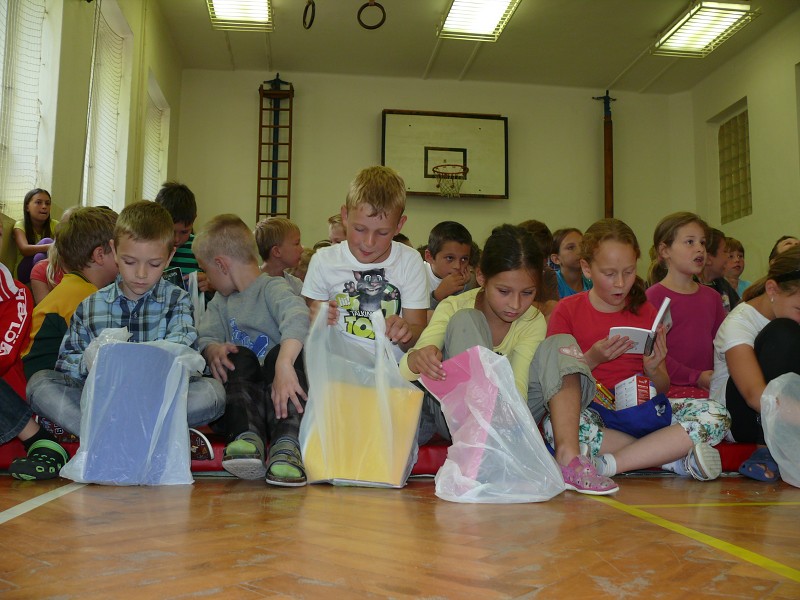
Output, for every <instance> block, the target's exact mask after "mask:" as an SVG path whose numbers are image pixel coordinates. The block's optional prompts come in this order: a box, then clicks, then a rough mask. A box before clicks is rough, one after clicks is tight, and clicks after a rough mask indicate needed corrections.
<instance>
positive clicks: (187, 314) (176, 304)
mask: <svg viewBox="0 0 800 600" xmlns="http://www.w3.org/2000/svg"><path fill="white" fill-rule="evenodd" d="M167 294H168V296H167V303H171V304H172V307H171V308H170V310H169V311H168V312H167V328H166V332H165V335H164V340H165V341H167V342H175V343H176V344H183V345H184V346H192V345H194V343H195V341H196V340H197V329H195V326H194V319H193V318H192V301H191V300H190V299H189V294H187V293H186V292H184V291H183V290H181V289H178V288H174V289H173V290H171V291H169V292H167Z"/></svg>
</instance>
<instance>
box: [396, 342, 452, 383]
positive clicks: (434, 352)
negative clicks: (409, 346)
mask: <svg viewBox="0 0 800 600" xmlns="http://www.w3.org/2000/svg"><path fill="white" fill-rule="evenodd" d="M406 357H407V358H406V365H407V367H408V370H409V371H411V372H412V373H414V374H415V375H426V376H428V377H430V378H431V379H441V380H442V381H444V379H445V376H446V373H445V372H444V369H443V368H442V351H441V350H440V349H439V348H437V347H436V346H424V347H422V348H419V349H416V350H411V351H410V352H409V353H408V354H407V355H406Z"/></svg>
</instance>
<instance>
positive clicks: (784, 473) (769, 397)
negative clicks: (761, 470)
mask: <svg viewBox="0 0 800 600" xmlns="http://www.w3.org/2000/svg"><path fill="white" fill-rule="evenodd" d="M761 426H762V427H763V428H764V441H766V442H767V447H768V448H769V453H770V454H771V455H772V458H774V459H775V462H777V463H778V467H779V468H780V470H781V479H783V480H784V481H785V482H786V483H790V484H792V485H793V486H795V487H800V375H798V374H797V373H785V374H783V375H781V376H780V377H776V378H775V379H773V380H772V381H770V382H769V384H768V385H767V387H766V389H765V390H764V393H763V394H762V395H761Z"/></svg>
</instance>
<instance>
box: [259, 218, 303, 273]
mask: <svg viewBox="0 0 800 600" xmlns="http://www.w3.org/2000/svg"><path fill="white" fill-rule="evenodd" d="M290 233H300V228H299V227H298V226H297V225H296V224H295V223H294V222H293V221H290V220H289V219H285V218H283V217H267V218H266V219H262V220H261V221H259V222H258V224H257V225H256V228H255V230H254V231H253V234H254V235H255V237H256V246H258V254H259V255H260V256H261V260H263V261H264V262H267V261H268V260H269V258H270V256H269V255H270V252H272V249H273V248H274V247H275V246H280V245H281V244H282V243H283V240H285V239H286V236H287V235H289V234H290Z"/></svg>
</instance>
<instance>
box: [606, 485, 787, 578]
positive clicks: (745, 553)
mask: <svg viewBox="0 0 800 600" xmlns="http://www.w3.org/2000/svg"><path fill="white" fill-rule="evenodd" d="M592 500H597V501H598V502H602V503H603V504H607V505H608V506H611V507H613V508H616V509H617V510H621V511H622V512H626V513H628V514H629V515H631V516H634V517H638V518H640V519H642V520H644V521H647V522H649V523H652V524H653V525H658V526H659V527H663V528H664V529H669V530H670V531H674V532H675V533H678V534H680V535H684V536H686V537H688V538H690V539H693V540H695V541H696V542H700V543H701V544H706V545H707V546H711V547H712V548H716V549H717V550H720V551H722V552H725V553H727V554H730V555H732V556H735V557H736V558H738V559H740V560H743V561H746V562H749V563H751V564H753V565H756V566H758V567H761V568H763V569H766V570H768V571H772V572H773V573H776V574H778V575H780V576H781V577H786V578H787V579H791V580H792V581H796V582H800V571H798V570H797V569H794V568H792V567H790V566H788V565H784V564H783V563H779V562H778V561H775V560H772V559H771V558H767V557H766V556H763V555H761V554H758V553H756V552H753V551H752V550H748V549H746V548H742V547H741V546H737V545H736V544H731V543H730V542H725V541H723V540H720V539H719V538H715V537H713V536H710V535H708V534H706V533H701V532H700V531H696V530H694V529H690V528H689V527H686V526H684V525H679V524H678V523H673V522H672V521H668V520H667V519H664V518H662V517H659V516H657V515H654V514H651V513H649V512H646V511H644V510H641V509H639V508H635V507H633V506H629V505H627V504H623V503H622V502H620V501H619V500H614V499H612V498H604V497H601V496H593V497H592Z"/></svg>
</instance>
